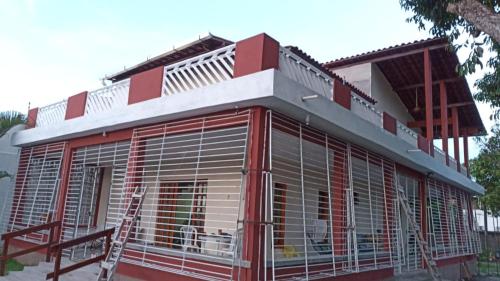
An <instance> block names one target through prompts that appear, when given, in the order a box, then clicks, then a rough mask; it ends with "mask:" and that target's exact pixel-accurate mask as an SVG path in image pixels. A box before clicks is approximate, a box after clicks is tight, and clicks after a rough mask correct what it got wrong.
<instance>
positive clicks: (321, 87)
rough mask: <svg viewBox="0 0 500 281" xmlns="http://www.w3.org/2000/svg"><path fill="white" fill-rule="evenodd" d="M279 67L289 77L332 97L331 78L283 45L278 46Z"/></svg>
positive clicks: (325, 95) (329, 97)
mask: <svg viewBox="0 0 500 281" xmlns="http://www.w3.org/2000/svg"><path fill="white" fill-rule="evenodd" d="M279 69H280V71H281V72H282V73H283V74H285V75H286V76H287V77H289V78H290V79H292V80H295V81H297V82H299V83H301V84H302V85H304V86H306V87H307V88H309V89H311V90H313V91H315V92H317V93H318V94H320V95H322V96H324V97H326V98H327V99H332V97H333V79H332V78H331V77H330V76H328V75H327V74H325V73H324V72H323V71H321V70H319V69H317V68H316V67H315V66H313V65H311V64H310V63H308V62H307V61H304V60H303V59H302V58H300V57H299V56H297V55H295V54H294V53H293V52H291V51H290V50H288V49H287V48H284V47H280V56H279Z"/></svg>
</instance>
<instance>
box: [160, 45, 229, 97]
mask: <svg viewBox="0 0 500 281" xmlns="http://www.w3.org/2000/svg"><path fill="white" fill-rule="evenodd" d="M235 48H236V45H235V44H232V45H229V46H226V47H224V48H220V49H217V50H214V51H211V52H208V53H206V54H202V55H199V56H196V57H194V58H190V59H187V60H183V61H180V62H178V63H174V64H171V65H167V66H165V70H164V78H163V95H167V96H170V95H173V94H177V93H181V92H185V91H189V90H192V89H196V88H201V87H205V86H208V85H211V84H215V83H219V82H222V81H224V80H229V79H232V78H233V69H234V53H235Z"/></svg>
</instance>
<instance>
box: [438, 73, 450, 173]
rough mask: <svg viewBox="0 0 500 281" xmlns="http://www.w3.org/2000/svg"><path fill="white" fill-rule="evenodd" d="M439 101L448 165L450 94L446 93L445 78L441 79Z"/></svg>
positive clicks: (442, 134)
mask: <svg viewBox="0 0 500 281" xmlns="http://www.w3.org/2000/svg"><path fill="white" fill-rule="evenodd" d="M439 101H440V107H439V109H440V112H441V142H442V144H441V146H442V147H443V151H444V154H445V159H446V165H448V166H449V165H450V159H449V156H448V155H449V153H448V94H447V93H446V84H445V82H444V81H443V80H441V81H439Z"/></svg>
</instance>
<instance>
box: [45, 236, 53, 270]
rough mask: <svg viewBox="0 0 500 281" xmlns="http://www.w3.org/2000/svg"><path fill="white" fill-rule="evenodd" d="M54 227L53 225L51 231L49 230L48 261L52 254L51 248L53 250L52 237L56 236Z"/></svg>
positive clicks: (46, 257) (46, 258) (46, 259)
mask: <svg viewBox="0 0 500 281" xmlns="http://www.w3.org/2000/svg"><path fill="white" fill-rule="evenodd" d="M54 228H55V227H51V228H50V231H49V241H47V254H46V256H45V261H46V262H50V254H51V250H52V239H53V237H54Z"/></svg>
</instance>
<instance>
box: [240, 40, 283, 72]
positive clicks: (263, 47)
mask: <svg viewBox="0 0 500 281" xmlns="http://www.w3.org/2000/svg"><path fill="white" fill-rule="evenodd" d="M279 47H280V44H279V43H278V41H276V40H274V39H273V38H271V37H270V36H269V35H267V34H265V33H261V34H258V35H255V36H253V37H250V38H247V39H244V40H241V41H239V42H236V50H235V55H234V56H235V58H234V75H233V76H234V77H241V76H244V75H247V74H252V73H255V72H259V71H262V70H266V69H271V68H274V69H279Z"/></svg>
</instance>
